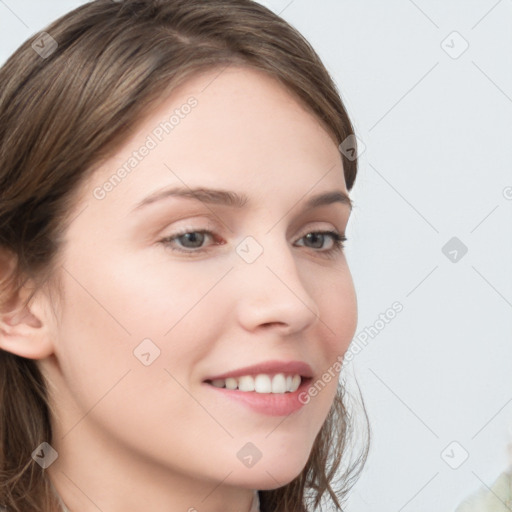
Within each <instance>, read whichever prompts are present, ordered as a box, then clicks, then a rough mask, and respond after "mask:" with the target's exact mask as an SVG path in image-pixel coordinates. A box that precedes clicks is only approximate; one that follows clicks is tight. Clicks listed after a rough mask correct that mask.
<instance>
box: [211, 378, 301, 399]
mask: <svg viewBox="0 0 512 512" xmlns="http://www.w3.org/2000/svg"><path fill="white" fill-rule="evenodd" d="M310 380H311V378H309V377H302V376H301V375H299V374H293V375H292V374H288V375H285V374H284V373H277V374H274V375H269V374H264V373H260V374H258V375H243V376H240V377H228V378H226V379H214V380H211V379H208V380H206V381H205V382H206V384H209V385H211V386H214V387H216V388H224V389H229V390H232V391H241V392H256V393H272V394H285V393H294V392H295V391H297V389H298V388H299V387H300V386H301V384H304V383H305V382H307V381H310Z"/></svg>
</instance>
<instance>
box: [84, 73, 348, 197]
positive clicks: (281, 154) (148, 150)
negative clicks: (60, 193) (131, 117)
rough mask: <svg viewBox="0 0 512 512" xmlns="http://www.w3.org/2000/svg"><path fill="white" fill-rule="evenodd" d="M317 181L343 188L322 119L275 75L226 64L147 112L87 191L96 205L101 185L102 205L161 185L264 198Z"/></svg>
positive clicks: (337, 159) (303, 188)
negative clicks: (233, 191)
mask: <svg viewBox="0 0 512 512" xmlns="http://www.w3.org/2000/svg"><path fill="white" fill-rule="evenodd" d="M142 153H143V154H142ZM316 184H318V186H319V187H320V188H329V187H331V188H332V187H335V186H336V188H338V189H340V188H341V189H344V190H346V188H345V181H344V177H343V165H342V161H341V156H340V154H339V151H338V148H337V146H336V144H335V143H334V141H333V140H332V137H331V135H330V134H329V133H328V132H327V131H326V130H325V128H324V127H323V126H322V124H321V122H320V120H319V119H318V118H317V117H316V116H315V115H314V114H312V113H311V112H310V111H309V110H308V109H307V108H306V107H304V105H303V104H302V103H301V102H300V101H299V100H297V98H296V97H295V96H294V95H293V94H291V93H290V91H289V90H288V89H287V88H286V87H285V86H284V85H283V84H281V83H280V82H279V81H278V80H277V79H275V78H273V77H271V76H269V75H268V74H266V73H264V72H262V71H259V70H254V69H252V68H247V67H228V68H225V69H220V70H218V69H216V70H210V71H208V72H205V73H201V74H198V75H195V76H193V77H192V78H190V79H189V80H187V81H186V82H184V83H183V84H181V85H180V86H179V87H177V88H176V89H174V91H173V92H172V94H171V95H170V96H169V97H168V98H166V99H165V100H164V101H163V102H162V103H161V104H159V105H158V106H157V107H156V108H153V110H152V111H151V112H148V114H147V116H146V118H145V119H144V120H143V121H142V122H141V123H140V124H139V126H138V127H137V129H136V130H135V132H134V134H133V136H132V137H131V138H130V139H129V140H127V141H126V143H125V144H124V145H123V146H122V148H121V149H120V150H119V151H117V152H116V154H115V155H112V157H111V158H109V159H108V160H107V161H106V162H104V163H103V164H102V165H101V166H100V167H99V168H98V169H97V170H96V172H95V173H94V175H93V179H92V181H91V182H90V184H89V188H88V191H87V193H88V195H89V198H88V199H89V200H92V202H93V203H94V202H95V201H94V197H93V195H92V194H93V190H94V189H95V188H96V189H97V188H98V187H103V189H104V190H105V191H106V197H105V199H107V201H101V203H102V204H103V205H104V206H106V204H107V203H110V205H111V206H114V205H116V204H117V205H119V206H120V205H122V204H123V203H127V202H131V203H134V202H139V201H140V200H141V199H142V198H143V197H144V196H145V195H147V194H148V193H151V192H154V191H155V190H157V189H158V188H160V187H162V186H173V185H174V186H181V187H186V186H190V187H194V186H196V187H197V186H205V187H210V188H231V189H236V190H241V191H242V190H243V191H245V192H246V195H251V191H252V192H253V194H255V195H257V196H259V197H262V198H263V197H265V196H266V195H268V194H270V193H272V194H274V195H276V194H279V193H283V194H287V193H290V192H291V190H290V186H291V185H293V187H295V188H296V190H297V192H298V193H299V192H301V193H302V194H304V193H306V192H307V190H308V189H312V188H314V187H315V186H316ZM318 191H320V190H319V189H317V190H314V191H313V192H318ZM96 202H97V201H96ZM131 206H133V204H132V205H131Z"/></svg>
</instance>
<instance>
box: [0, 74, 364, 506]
mask: <svg viewBox="0 0 512 512" xmlns="http://www.w3.org/2000/svg"><path fill="white" fill-rule="evenodd" d="M215 77H217V78H215ZM214 78H215V80H214V81H213V82H212V80H213V79H214ZM208 84H209V85H208ZM191 95H193V96H194V97H196V98H197V100H198V105H197V106H196V107H195V108H194V109H193V110H192V111H191V113H190V114H189V115H188V116H187V117H186V118H184V119H182V120H181V121H180V124H179V126H177V127H176V128H175V129H174V130H173V131H172V133H171V134H169V135H166V137H165V139H164V140H163V141H162V142H161V143H159V144H158V146H157V147H156V148H155V149H153V150H152V151H151V152H150V153H149V155H148V156H146V157H145V158H144V159H143V160H142V161H141V162H140V163H139V164H138V166H137V167H136V169H134V170H133V171H132V172H131V173H130V174H129V175H128V176H127V177H126V178H125V179H124V180H123V181H122V183H120V184H118V185H117V186H116V187H115V189H114V190H112V191H111V192H110V193H109V194H107V195H106V197H105V198H104V199H102V200H99V199H96V198H95V197H94V195H93V191H94V189H95V187H98V186H101V185H102V184H103V183H105V181H106V180H108V179H109V177H110V176H111V175H112V173H113V172H114V171H115V169H117V168H118V167H119V166H121V165H122V164H123V163H124V162H125V161H126V160H128V158H129V157H130V155H131V154H132V152H133V151H134V150H136V149H137V148H140V146H141V145H143V144H144V142H145V140H146V137H147V136H148V134H150V133H151V132H152V130H153V129H154V128H155V126H157V125H158V124H159V123H160V122H161V121H162V120H163V119H166V118H169V116H170V114H171V113H172V111H173V110H174V109H175V108H178V107H179V106H180V105H182V104H183V103H185V102H186V101H187V98H189V97H190V96H191ZM164 164H165V165H164ZM184 183H185V184H186V185H188V186H189V187H193V186H199V185H201V186H207V187H215V188H222V189H227V190H232V191H237V192H239V193H245V194H246V195H247V196H248V197H249V199H250V201H251V203H252V205H251V207H246V208H244V209H242V210H238V209H235V208H232V207H228V206H216V205H208V206H206V205H205V204H204V203H202V202H200V201H193V200H189V199H183V198H168V199H166V200H162V201H159V202H155V203H153V204H151V205H150V206H146V207H144V208H142V209H140V211H136V212H134V213H132V212H131V210H132V209H133V208H134V207H135V205H136V204H137V203H138V202H139V201H141V200H142V199H144V198H145V197H146V196H148V195H150V194H151V193H152V192H154V191H156V190H158V189H160V188H163V187H167V186H175V185H176V186H184ZM332 190H342V191H344V192H347V189H346V184H345V180H344V176H343V165H342V160H341V156H340V153H339V151H338V148H337V145H336V143H335V141H334V140H333V139H332V138H331V136H330V135H329V133H328V132H327V131H326V130H325V129H324V128H323V126H322V125H321V124H320V122H319V120H318V119H317V118H316V117H315V116H314V115H313V114H311V113H310V112H309V111H308V110H307V109H305V108H304V107H303V106H302V105H301V104H300V103H299V102H298V101H297V100H296V99H295V97H294V96H292V95H291V94H290V92H289V91H288V90H286V89H285V88H284V87H283V86H282V85H280V84H279V82H277V81H276V80H275V79H273V78H271V77H269V76H267V75H266V74H264V73H262V72H260V71H255V70H251V69H249V68H245V67H234V66H231V67H230V68H228V69H226V70H225V71H224V72H222V73H221V74H220V75H219V71H218V70H216V71H211V72H208V73H202V74H200V75H197V76H195V77H194V78H192V79H190V80H188V81H187V82H185V83H184V84H182V85H181V86H180V87H179V88H177V89H175V90H174V91H173V93H172V95H171V96H169V97H168V98H167V99H166V100H165V102H164V103H162V104H161V105H160V106H158V108H156V109H155V110H154V111H153V112H151V113H150V114H148V117H147V118H146V119H145V120H144V121H143V122H142V124H141V125H140V126H138V127H137V130H136V132H135V133H134V134H133V136H132V137H131V139H130V140H127V141H126V144H125V145H124V146H123V147H122V148H121V149H120V150H119V151H118V152H117V153H116V154H115V155H113V156H112V157H111V158H110V159H109V160H107V161H105V162H104V163H103V164H102V165H101V167H99V168H98V169H97V170H95V172H94V173H93V174H92V175H91V177H90V179H89V180H88V181H87V182H86V183H85V184H84V185H83V186H82V190H81V191H80V201H79V202H78V203H77V207H76V210H75V212H73V214H72V216H73V217H74V220H73V221H72V223H71V224H70V227H69V229H68V231H67V233H66V238H65V242H66V243H65V245H64V246H63V248H62V252H61V254H60V257H61V261H62V266H61V267H59V272H60V273H59V278H60V281H61V289H60V294H61V295H60V297H61V301H60V302H59V304H58V307H57V305H56V303H55V302H52V300H51V297H50V295H49V294H48V293H46V292H43V291H41V292H40V293H38V294H37V295H36V297H35V298H34V300H33V301H32V302H31V304H30V308H29V309H28V310H26V311H24V312H22V313H21V314H18V315H16V316H14V317H8V316H6V315H4V316H3V317H2V322H3V324H2V330H3V336H2V337H1V338H0V339H1V340H2V341H1V343H2V348H4V349H5V350H10V351H11V352H14V353H17V354H18V355H22V356H24V357H29V358H32V359H36V360H37V364H38V365H39V367H40V369H41V371H42V372H43V374H44V376H45V378H46V379H47V381H48V383H49V384H48V386H49V390H50V400H51V403H52V405H53V407H54V409H55V414H54V415H53V416H52V425H53V432H54V439H53V440H52V443H51V445H52V447H53V448H54V449H55V450H56V451H57V452H58V454H59V457H58V459H57V460H56V461H55V462H54V463H53V464H52V465H51V466H50V467H49V468H48V469H47V472H48V474H49V475H50V478H51V480H52V482H53V484H54V485H55V488H56V489H57V491H58V493H59V495H60V496H61V497H62V499H63V500H64V502H65V503H66V505H67V506H68V507H69V508H70V510H72V511H73V512H76V511H80V512H89V511H91V512H92V511H94V512H97V510H98V508H99V509H101V510H103V511H105V512H114V511H116V512H119V511H123V512H130V511H140V510H151V511H152V512H164V511H165V512H174V511H176V512H178V511H180V512H183V511H190V512H192V511H193V510H197V511H198V512H227V511H232V512H235V511H237V512H238V511H245V510H247V511H248V510H249V506H250V503H251V500H252V495H253V490H254V489H260V490H263V489H274V488H277V487H281V486H283V485H285V484H286V483H288V482H290V481H291V480H293V479H294V478H295V477H296V476H297V475H298V474H299V473H300V472H301V470H302V469H303V467H304V466H305V464H306V462H307V459H308V456H309V454H310V451H311V448H312V446H313V442H314V440H315V437H316V435H317V434H318V432H319V430H320V428H321V426H322V424H323V422H324V420H325V418H326V416H327V414H328V412H329V409H330V407H331V404H332V400H333V397H334V395H335V392H336V380H337V379H332V380H331V381H330V382H329V383H328V384H327V385H326V387H325V388H324V389H323V390H322V391H321V392H320V393H318V395H317V396H316V397H315V398H314V399H311V401H310V402H309V403H308V404H307V405H306V406H304V407H303V408H302V409H301V410H299V411H297V412H295V413H292V414H291V415H290V416H288V417H287V418H286V419H285V420H284V421H283V419H284V418H283V417H279V416H278V417H276V416H268V415H264V414H259V413H257V412H254V411H252V410H251V409H249V408H247V407H245V406H243V405H241V404H239V403H237V402H234V401H231V400H227V399H223V398H222V397H221V396H219V393H218V392H217V391H215V390H213V389H211V388H208V387H206V386H205V385H204V384H202V381H203V380H204V379H206V378H207V377H209V376H212V375H215V374H220V373H223V372H225V371H229V370H234V369H237V368H240V367H243V366H247V365H251V364H254V363H257V362H262V361H267V360H269V359H278V360H283V361H284V360H290V359H293V360H301V361H306V362H308V363H309V364H310V365H311V367H312V368H313V371H314V373H315V380H316V379H317V378H320V377H321V375H322V374H323V373H324V372H325V371H326V370H328V368H329V367H332V365H333V363H334V362H335V361H336V358H337V357H338V356H340V355H342V354H344V353H345V351H346V349H347V347H348V345H349V343H350V341H351V339H352V337H353V335H354V333H355V329H356V324H357V303H356V296H355V292H354V286H353V282H352V278H351V274H350V271H349V268H348V265H347V261H346V258H345V255H344V254H343V251H339V252H337V253H333V254H332V255H331V256H330V257H329V256H327V255H326V252H324V251H326V250H327V249H330V248H331V247H332V246H333V241H332V239H331V238H330V237H329V236H326V237H325V239H324V242H323V245H322V242H321V241H320V242H317V245H315V243H314V242H309V245H308V242H307V240H306V239H305V238H304V236H305V235H306V234H308V233H312V232H317V231H321V230H336V231H338V232H340V233H344V232H345V229H346V225H347V222H348V220H349V216H350V208H349V207H348V206H347V205H344V204H341V203H335V204H331V205H328V206H322V207H320V208H316V209H314V210H309V211H305V212H301V211H300V206H301V205H302V204H303V202H304V201H305V200H307V198H308V197H309V196H311V195H314V194H317V193H320V192H326V191H332ZM185 228H186V229H188V231H195V230H200V229H209V230H211V231H213V232H214V234H215V235H214V237H215V238H214V239H212V238H209V237H208V236H207V237H205V239H204V242H203V246H201V242H199V243H198V245H199V246H200V249H206V250H205V251H204V252H198V253H196V254H195V255H193V254H192V256H190V255H187V254H184V253H180V252H177V251H175V252H173V251H172V248H171V247H174V248H178V249H180V248H181V249H183V250H189V251H198V250H199V249H194V248H192V249H190V247H192V245H193V244H191V243H190V242H188V245H187V240H186V237H185V239H184V238H183V237H182V238H181V239H180V240H175V241H174V243H173V245H172V246H171V245H167V246H166V245H164V244H163V243H162V242H161V240H162V239H163V238H164V237H166V236H171V235H173V234H175V233H177V232H179V231H180V230H181V229H185ZM189 228H190V229H189ZM249 235H250V236H252V237H253V238H254V239H256V240H257V242H258V243H259V244H260V245H261V246H262V248H263V253H262V254H261V256H260V257H259V258H258V259H256V261H254V262H253V263H250V264H249V263H247V262H246V261H244V260H243V259H242V258H241V257H240V256H239V255H238V254H237V252H236V251H235V248H236V246H237V245H238V244H239V243H240V242H242V240H244V238H245V237H247V236H249ZM216 241H222V243H221V244H218V245H216V244H215V242H216ZM228 271H229V273H228ZM166 333H167V334H166ZM145 338H150V339H151V340H152V342H153V343H154V344H155V345H157V346H158V348H159V349H160V356H159V357H158V358H156V359H155V360H154V361H153V362H152V363H151V364H150V365H148V366H145V365H144V364H142V363H141V361H140V360H139V359H138V358H137V357H135V356H134V354H133V351H134V349H135V348H136V347H137V346H138V345H139V344H140V343H141V341H142V340H143V339H145ZM248 442H251V443H253V444H254V445H256V446H257V447H258V449H259V450H260V451H261V453H262V458H261V459H260V460H259V462H258V463H257V464H255V465H254V466H253V467H251V468H247V467H246V466H244V465H243V464H242V463H241V462H240V460H239V459H238V458H237V452H238V451H239V450H240V449H241V448H242V447H243V446H244V445H245V444H246V443H248Z"/></svg>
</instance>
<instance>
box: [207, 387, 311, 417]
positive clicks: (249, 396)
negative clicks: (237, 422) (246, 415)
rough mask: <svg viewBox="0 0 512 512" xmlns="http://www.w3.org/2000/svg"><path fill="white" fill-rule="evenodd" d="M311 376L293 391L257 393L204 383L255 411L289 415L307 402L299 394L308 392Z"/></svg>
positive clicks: (271, 414) (273, 414)
mask: <svg viewBox="0 0 512 512" xmlns="http://www.w3.org/2000/svg"><path fill="white" fill-rule="evenodd" d="M311 381H312V379H311V378H308V379H303V381H302V382H301V383H300V386H299V387H298V389H297V390H296V391H293V392H291V393H257V392H256V391H238V390H236V389H227V388H216V387H215V386H213V385H211V384H207V383H203V384H204V385H205V386H207V387H208V388H210V389H212V390H213V391H216V392H218V393H221V394H222V395H223V396H225V397H226V398H232V399H233V400H238V401H239V402H240V403H242V404H244V405H245V406H247V407H249V408H251V409H252V410H253V411H255V412H258V413H260V414H266V415H268V416H288V415H289V414H292V413H293V412H295V411H298V410H299V409H301V408H302V407H304V405H305V404H303V403H302V402H301V401H300V400H299V395H301V394H302V396H304V395H303V393H304V392H307V390H308V388H309V385H310V382H311Z"/></svg>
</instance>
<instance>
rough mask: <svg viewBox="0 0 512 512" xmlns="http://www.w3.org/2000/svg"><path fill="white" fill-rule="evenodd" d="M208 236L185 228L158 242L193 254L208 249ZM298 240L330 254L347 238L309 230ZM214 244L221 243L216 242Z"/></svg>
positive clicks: (340, 249) (340, 247)
mask: <svg viewBox="0 0 512 512" xmlns="http://www.w3.org/2000/svg"><path fill="white" fill-rule="evenodd" d="M208 238H210V239H211V240H215V233H213V232H212V231H209V230H207V229H199V230H198V229H196V230H194V229H190V228H187V229H184V230H182V231H180V232H178V233H175V234H173V235H171V236H168V237H165V238H163V239H162V240H160V243H162V244H163V245H164V246H166V247H168V248H169V249H170V250H171V251H173V252H179V253H185V254H189V255H194V254H198V253H204V252H206V251H208V250H209V249H207V248H204V243H205V241H207V240H208ZM329 239H330V240H331V247H330V248H328V249H325V248H323V247H324V245H325V241H326V240H329ZM300 240H304V241H305V242H306V243H307V244H311V245H307V247H309V248H311V249H315V252H319V253H321V254H325V255H327V256H331V255H335V253H338V252H341V251H342V250H343V248H344V242H346V241H347V238H346V237H345V235H344V234H341V233H338V232H337V231H311V232H309V233H307V234H306V235H304V236H303V237H301V238H299V241H300ZM177 242H179V245H181V247H179V245H178V246H177ZM214 245H223V243H222V242H220V243H219V242H217V243H215V244H214ZM301 245H303V244H301ZM318 249H319V250H318Z"/></svg>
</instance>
